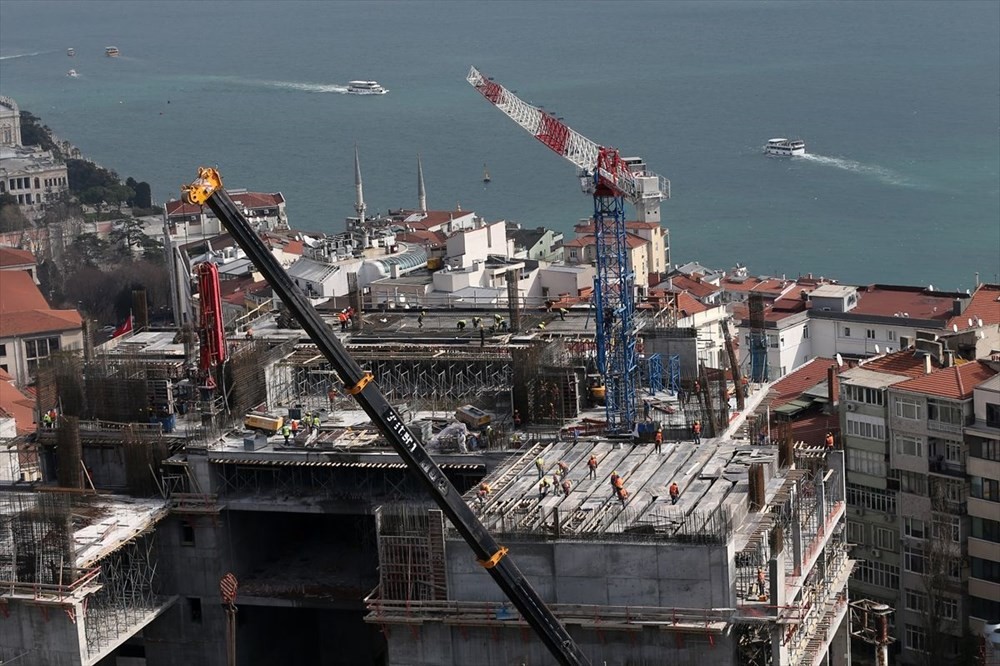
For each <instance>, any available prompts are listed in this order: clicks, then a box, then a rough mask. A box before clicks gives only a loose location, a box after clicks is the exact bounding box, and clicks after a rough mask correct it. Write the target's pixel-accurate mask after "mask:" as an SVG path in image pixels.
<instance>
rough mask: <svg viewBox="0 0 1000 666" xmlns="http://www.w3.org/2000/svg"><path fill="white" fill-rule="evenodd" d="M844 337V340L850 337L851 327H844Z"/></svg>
mask: <svg viewBox="0 0 1000 666" xmlns="http://www.w3.org/2000/svg"><path fill="white" fill-rule="evenodd" d="M844 337H845V338H849V337H851V327H850V326H845V327H844Z"/></svg>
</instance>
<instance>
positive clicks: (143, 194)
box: [132, 181, 153, 209]
mask: <svg viewBox="0 0 1000 666" xmlns="http://www.w3.org/2000/svg"><path fill="white" fill-rule="evenodd" d="M132 189H133V190H135V207H136V208H142V209H148V208H152V207H153V190H152V188H150V187H149V183H147V182H146V181H142V182H140V183H136V184H135V185H133V186H132Z"/></svg>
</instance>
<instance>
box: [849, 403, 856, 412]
mask: <svg viewBox="0 0 1000 666" xmlns="http://www.w3.org/2000/svg"><path fill="white" fill-rule="evenodd" d="M847 411H849V412H856V411H858V406H857V405H855V404H854V403H853V402H849V403H847Z"/></svg>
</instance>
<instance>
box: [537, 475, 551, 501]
mask: <svg viewBox="0 0 1000 666" xmlns="http://www.w3.org/2000/svg"><path fill="white" fill-rule="evenodd" d="M548 494H549V480H548V479H546V478H545V477H542V480H541V481H539V482H538V500H539V501H541V500H543V499H545V496H546V495H548Z"/></svg>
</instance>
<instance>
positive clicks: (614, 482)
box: [611, 470, 621, 489]
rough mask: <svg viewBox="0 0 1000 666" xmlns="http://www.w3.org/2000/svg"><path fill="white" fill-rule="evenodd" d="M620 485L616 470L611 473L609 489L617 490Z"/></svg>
mask: <svg viewBox="0 0 1000 666" xmlns="http://www.w3.org/2000/svg"><path fill="white" fill-rule="evenodd" d="M620 483H621V477H620V476H618V470H615V471H614V472H611V487H612V488H615V489H617V488H618V485H619V484H620Z"/></svg>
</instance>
